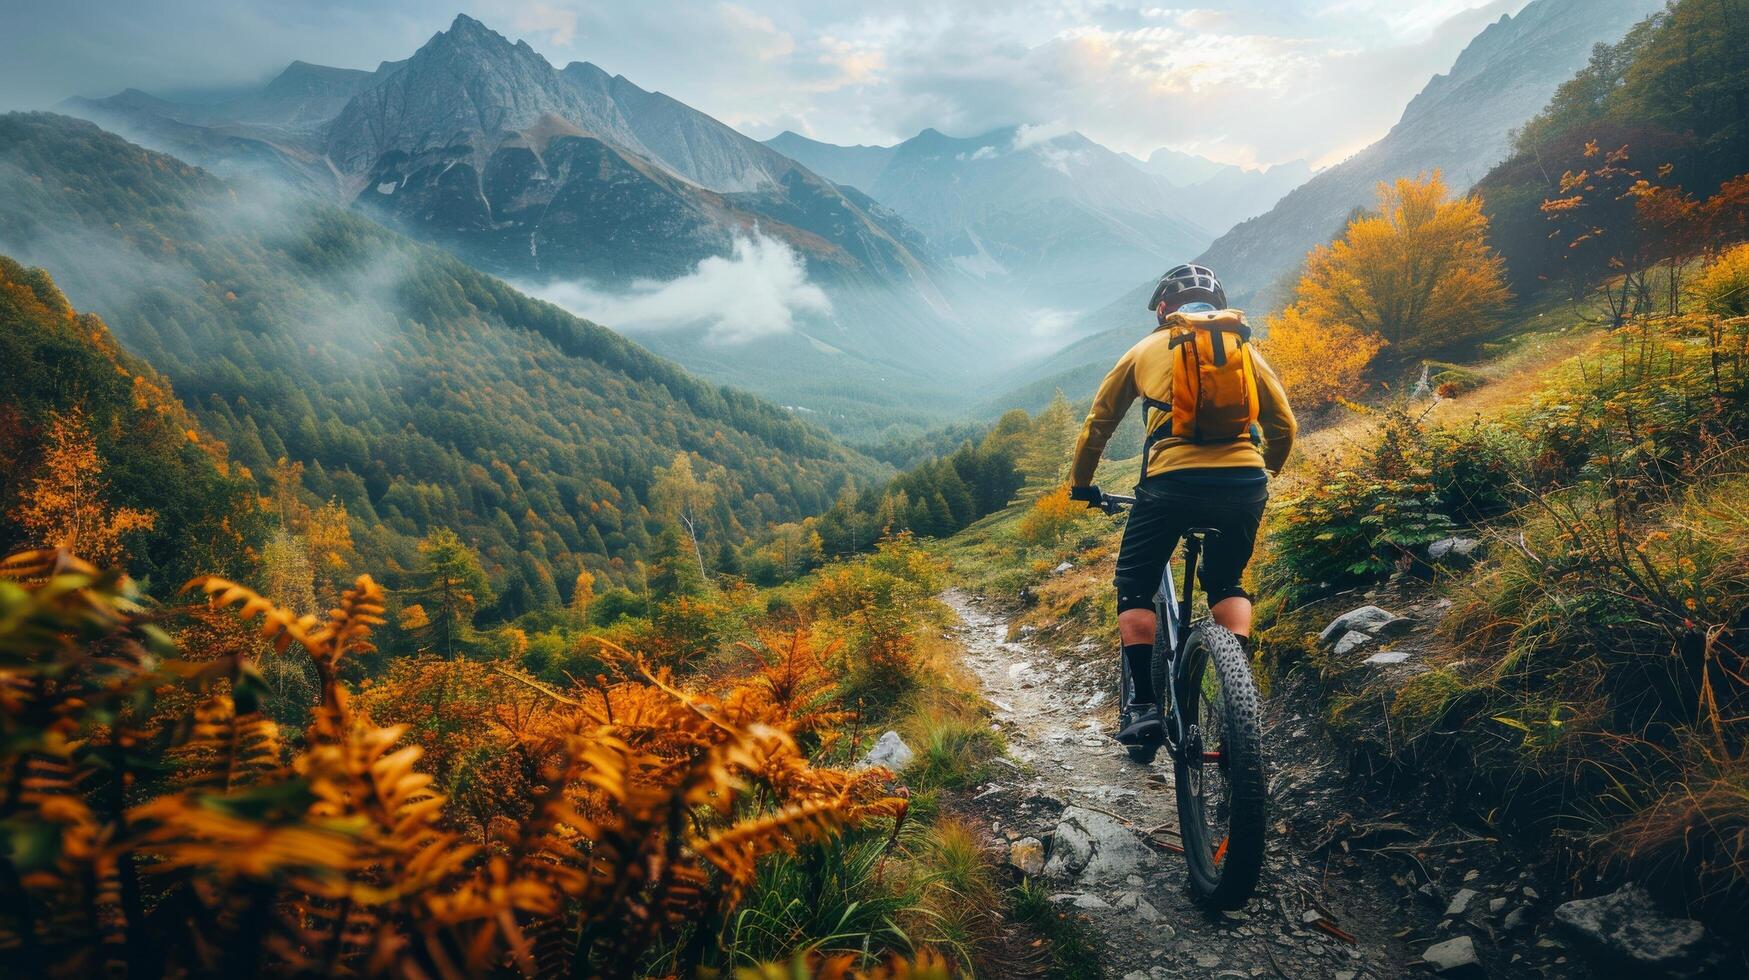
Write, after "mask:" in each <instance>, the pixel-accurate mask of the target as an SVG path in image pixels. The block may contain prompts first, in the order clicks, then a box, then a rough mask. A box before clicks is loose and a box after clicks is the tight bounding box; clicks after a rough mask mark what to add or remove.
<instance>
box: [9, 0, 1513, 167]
mask: <svg viewBox="0 0 1749 980" xmlns="http://www.w3.org/2000/svg"><path fill="white" fill-rule="evenodd" d="M1165 2H1170V0H883V2H881V3H869V2H867V0H736V2H730V0H671V2H661V0H639V2H628V0H472V2H468V3H466V4H465V5H463V3H462V0H53V2H45V0H0V23H5V24H7V25H8V30H7V31H6V32H4V33H3V34H0V108H46V107H49V106H52V105H53V104H54V103H56V102H58V101H60V100H61V99H63V98H65V97H67V96H69V95H75V94H79V95H108V94H111V93H113V92H115V91H117V90H119V89H121V88H125V87H129V86H132V87H136V88H142V89H145V90H146V91H149V92H153V93H155V94H174V93H177V92H192V91H205V92H213V91H220V90H224V89H226V88H227V87H235V86H239V85H244V84H251V83H256V82H259V81H262V80H264V79H265V78H267V77H270V76H271V75H272V74H274V73H275V72H277V71H278V70H279V69H280V68H283V67H284V66H285V64H286V63H287V62H289V61H291V60H293V59H295V58H301V59H303V60H305V61H313V62H318V63H322V64H331V65H340V66H347V67H364V68H374V67H376V65H377V63H378V62H379V61H382V60H385V59H398V58H403V57H405V56H406V55H407V54H409V53H411V52H412V51H413V50H414V49H415V48H417V47H418V46H419V45H420V44H421V43H423V42H424V41H425V40H426V39H428V38H429V37H430V36H431V34H432V33H434V32H435V31H438V30H442V29H443V28H445V27H447V26H448V24H449V22H450V20H451V19H453V17H454V15H455V14H456V13H457V12H460V11H466V12H467V13H469V14H471V15H473V16H475V17H478V18H479V19H481V20H483V21H485V22H486V24H487V25H488V26H491V27H493V28H494V29H496V30H498V31H499V32H500V33H503V34H506V35H508V36H509V37H511V38H512V39H515V38H524V39H526V40H527V41H528V42H529V43H530V44H532V45H533V46H534V47H535V48H536V50H538V51H540V52H542V53H543V54H545V55H546V56H547V58H548V60H550V61H552V62H553V63H554V64H556V65H563V64H565V63H567V62H570V61H578V60H581V61H593V62H595V63H596V64H598V65H600V66H601V67H603V68H605V69H607V70H608V71H610V72H615V73H619V74H624V75H625V76H627V77H628V78H630V79H632V80H633V81H634V82H637V83H638V84H640V85H642V86H644V87H646V88H654V89H659V90H661V91H664V92H667V93H668V94H670V95H673V96H674V97H676V98H678V99H680V100H682V101H684V102H687V103H689V104H691V105H693V106H696V107H697V108H700V109H703V110H705V111H706V112H709V113H711V114H712V115H715V116H717V117H719V118H721V119H723V120H725V121H726V122H728V123H730V124H732V125H734V126H737V127H739V128H740V129H742V130H743V131H745V132H747V133H749V134H750V135H753V136H756V137H759V138H765V137H769V136H773V135H775V134H777V133H778V132H781V131H782V130H784V129H794V130H796V131H798V132H801V133H804V134H806V135H809V136H813V137H815V138H817V139H823V140H828V141H831V142H837V143H889V142H893V141H896V140H899V139H903V138H904V137H907V136H910V135H912V134H914V133H915V132H916V131H917V130H919V129H922V128H924V127H927V126H933V127H935V128H937V129H940V130H942V131H943V132H947V133H950V134H953V135H972V134H975V133H977V132H981V131H983V130H985V129H988V128H992V127H995V126H1001V125H1011V124H1016V123H1030V124H1035V125H1051V126H1053V127H1055V126H1061V127H1068V128H1075V129H1079V130H1081V131H1083V132H1085V133H1087V134H1088V135H1089V136H1091V137H1093V138H1094V139H1096V140H1098V141H1100V142H1102V143H1105V144H1107V145H1109V146H1111V147H1113V148H1116V149H1120V150H1128V151H1130V152H1133V153H1137V154H1139V155H1146V154H1147V153H1148V152H1149V151H1150V150H1152V149H1154V148H1155V147H1159V146H1171V147H1174V148H1176V149H1180V150H1185V151H1189V152H1195V153H1201V154H1204V155H1206V156H1210V157H1214V158H1216V159H1220V160H1224V161H1230V162H1235V163H1263V164H1267V163H1277V162H1282V161H1286V160H1292V159H1298V158H1305V159H1310V160H1312V161H1314V162H1315V163H1317V164H1320V165H1323V164H1328V163H1333V162H1335V161H1337V160H1340V159H1341V158H1343V157H1344V156H1346V155H1348V154H1349V153H1352V152H1353V151H1355V150H1357V149H1359V148H1360V147H1362V146H1364V145H1366V144H1367V143H1369V142H1371V141H1372V140H1374V139H1376V138H1378V137H1379V136H1380V135H1382V134H1383V133H1384V132H1385V131H1386V130H1387V129H1389V128H1390V126H1391V124H1392V123H1393V122H1395V121H1396V118H1397V116H1398V115H1399V114H1400V113H1401V112H1402V109H1403V106H1404V105H1405V104H1407V102H1408V100H1409V99H1410V98H1411V97H1412V96H1413V95H1414V94H1415V92H1416V91H1418V90H1419V89H1420V88H1421V86H1422V85H1423V84H1425V83H1426V81H1427V79H1428V78H1429V77H1431V76H1432V75H1433V74H1435V73H1437V72H1442V71H1445V70H1446V69H1447V68H1448V67H1449V66H1450V65H1451V62H1452V60H1453V59H1454V58H1456V56H1457V54H1458V52H1459V51H1461V50H1462V49H1463V46H1464V45H1465V43H1467V42H1468V41H1469V39H1470V38H1471V37H1473V36H1474V35H1475V34H1476V33H1477V32H1478V31H1479V30H1481V28H1482V27H1483V26H1485V25H1486V24H1487V23H1488V22H1489V21H1491V20H1496V19H1498V18H1499V17H1500V16H1501V15H1502V14H1506V13H1514V12H1516V11H1517V10H1518V9H1520V8H1522V7H1523V6H1524V5H1525V3H1526V2H1527V0H1201V2H1202V3H1203V6H1198V7H1189V6H1185V7H1168V6H1164V5H1163V3H1165Z"/></svg>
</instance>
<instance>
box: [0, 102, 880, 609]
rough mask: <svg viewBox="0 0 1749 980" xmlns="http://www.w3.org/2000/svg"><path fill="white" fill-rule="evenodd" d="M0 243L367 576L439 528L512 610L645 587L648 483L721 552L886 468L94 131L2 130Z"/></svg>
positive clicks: (479, 281)
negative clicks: (698, 520)
mask: <svg viewBox="0 0 1749 980" xmlns="http://www.w3.org/2000/svg"><path fill="white" fill-rule="evenodd" d="M0 242H3V243H5V246H6V247H7V248H10V249H14V250H15V251H16V254H18V255H20V256H22V257H26V258H28V259H29V260H30V261H32V262H35V263H39V264H42V265H44V266H46V267H48V268H49V269H51V270H52V271H54V272H55V274H56V276H57V278H59V279H60V280H61V281H62V282H63V284H64V285H65V287H66V288H67V289H68V291H69V292H70V293H71V294H72V295H74V296H75V297H76V298H81V299H82V300H83V301H85V302H88V303H90V304H91V305H93V306H95V307H96V308H97V309H100V310H102V311H103V312H104V314H105V315H106V317H107V319H108V320H109V322H110V323H111V324H113V325H114V326H115V328H116V330H117V331H118V333H119V334H120V338H121V340H122V341H123V342H124V343H126V344H127V345H128V346H129V347H130V348H131V349H132V350H134V351H137V352H138V353H139V354H141V355H142V356H144V357H145V358H146V359H147V360H148V361H150V362H151V363H152V364H153V365H154V366H155V367H156V368H157V369H158V370H160V371H163V372H164V373H165V374H166V375H167V376H168V378H169V379H170V381H171V382H172V383H173V384H174V386H175V389H176V391H177V393H178V394H179V395H180V396H181V398H182V399H183V400H184V402H185V403H186V404H187V406H188V408H189V410H190V411H191V412H193V413H194V415H195V416H196V417H198V418H199V419H200V420H201V422H202V423H203V424H204V425H205V426H206V427H207V428H208V429H209V430H210V431H211V432H213V434H214V435H216V436H217V437H218V438H219V439H221V440H222V441H223V442H225V443H226V444H227V445H228V446H229V447H230V454H231V458H232V459H233V460H234V461H235V462H236V463H237V464H240V465H241V466H242V467H244V468H245V469H246V470H247V471H248V472H249V473H251V474H253V476H254V477H255V479H256V480H257V483H258V485H259V486H260V487H261V488H262V490H263V491H264V492H265V491H266V490H267V489H268V488H269V484H270V482H271V481H270V479H269V474H270V471H271V470H272V469H273V468H274V467H275V465H276V464H278V463H279V461H281V460H285V461H286V462H287V464H289V465H292V466H299V465H301V466H302V472H301V481H300V485H299V487H298V488H297V489H296V490H295V492H294V495H295V496H296V497H297V499H298V500H299V501H301V502H302V503H304V504H306V505H308V506H310V507H317V506H320V505H322V504H324V503H327V502H328V501H330V500H332V501H336V502H337V503H338V504H340V505H342V506H344V507H345V508H346V510H347V512H348V513H349V514H350V515H351V516H352V518H353V525H352V531H353V534H354V538H355V541H356V544H357V547H358V549H359V553H360V556H361V558H362V560H363V561H364V563H365V564H366V565H368V566H370V567H373V568H378V569H381V570H383V571H384V572H385V573H387V574H390V575H391V576H392V575H393V573H394V572H395V571H396V570H397V569H400V568H410V567H412V566H413V565H414V564H415V561H416V556H415V550H414V544H415V542H416V541H417V540H418V539H419V538H421V537H422V536H424V535H426V534H427V533H429V532H430V531H431V530H432V529H434V528H436V527H449V528H453V529H455V530H456V531H457V532H458V533H460V534H461V535H462V536H463V537H464V538H465V539H466V540H467V542H468V543H469V544H470V545H471V546H473V547H474V548H476V549H477V550H478V551H479V552H480V553H481V554H482V556H483V558H484V560H485V562H486V564H487V567H488V570H489V571H490V573H491V574H492V577H493V580H494V583H495V586H496V591H497V592H498V594H499V595H501V596H502V597H503V598H502V600H501V612H502V613H503V614H504V615H511V616H513V615H516V614H519V613H522V612H525V611H528V610H532V609H536V608H540V607H542V606H556V605H559V604H561V602H562V601H564V600H566V599H568V598H569V595H568V591H567V590H568V588H569V586H570V584H571V582H572V581H573V580H575V578H576V576H577V574H578V572H579V571H582V570H584V569H588V570H589V571H590V572H591V573H592V574H593V575H595V576H597V577H600V578H603V579H606V580H609V581H613V582H618V583H626V584H636V583H638V582H640V581H641V575H642V573H641V571H640V568H639V561H640V559H644V558H647V557H648V556H649V555H651V553H652V552H653V550H654V547H655V544H656V542H655V539H656V538H657V537H659V530H660V523H659V520H658V519H657V518H655V517H654V516H653V515H652V513H651V509H650V504H651V496H650V494H651V491H652V488H653V487H654V484H655V480H656V473H655V471H656V469H657V468H658V467H661V466H668V465H669V464H671V463H672V462H673V460H674V457H675V454H676V453H685V454H689V455H690V456H691V458H692V459H693V461H694V462H695V464H696V467H697V469H698V471H699V474H700V478H701V479H705V480H708V481H709V482H711V483H712V484H713V485H714V486H716V487H717V488H718V490H719V491H720V492H719V493H718V494H717V496H716V499H715V501H714V504H713V507H712V508H711V510H710V512H709V513H707V514H705V515H702V516H703V526H704V527H705V528H706V529H707V530H706V532H705V533H706V536H707V537H709V538H710V539H711V540H712V541H713V543H720V542H722V541H737V542H738V541H739V540H740V538H741V537H743V536H744V535H745V534H748V533H751V532H752V531H754V530H759V529H763V528H764V527H765V526H766V525H767V524H768V523H771V522H777V521H783V520H791V519H796V518H799V517H801V516H804V515H806V514H812V513H818V512H820V511H823V510H825V509H826V508H828V507H830V506H831V504H832V502H833V501H834V500H835V499H836V498H837V497H838V496H839V494H840V493H841V492H842V491H843V490H844V489H845V488H846V487H848V486H851V485H852V484H853V483H856V482H861V483H864V484H865V485H866V484H868V483H872V482H873V481H874V480H875V479H877V478H878V477H879V476H880V474H881V472H882V468H881V467H880V466H878V465H877V464H874V463H872V462H870V461H868V460H866V459H863V458H861V457H858V456H856V455H855V454H853V453H851V452H849V451H847V450H845V449H843V448H841V447H839V446H837V445H836V444H835V443H834V442H833V441H832V440H831V439H830V437H828V436H826V435H825V434H824V433H822V432H820V431H819V430H816V429H814V428H812V427H811V426H809V425H807V424H805V423H802V422H798V421H796V420H794V419H793V418H791V417H790V416H789V415H788V414H787V413H785V412H783V411H782V410H780V409H778V408H776V407H775V406H771V405H768V404H765V403H763V402H761V401H759V400H757V399H754V398H751V397H749V396H746V395H743V394H740V393H737V392H734V391H730V390H727V389H721V388H717V387H714V386H711V385H708V384H705V383H702V382H700V381H698V380H696V379H694V378H692V377H690V376H688V375H687V374H686V373H684V372H683V371H681V370H680V369H679V368H677V367H675V366H673V365H671V364H669V363H667V362H664V361H662V360H660V359H658V358H656V357H654V356H652V355H650V354H648V353H647V352H645V351H644V350H642V349H641V348H639V347H637V346H636V345H634V344H632V343H629V342H627V341H625V340H623V339H621V338H620V337H619V336H617V335H615V334H614V333H612V332H611V331H608V330H606V329H604V328H601V327H598V326H596V325H594V324H591V323H588V322H586V321H582V320H579V319H577V318H575V317H573V316H570V315H569V314H566V313H564V312H562V311H560V310H559V309H557V308H555V307H553V306H550V305H547V304H544V303H540V302H537V301H534V300H530V299H528V298H527V297H525V296H523V295H521V294H519V293H516V292H514V291H513V290H511V289H510V288H508V287H506V286H505V285H504V284H503V283H501V282H499V281H497V280H495V279H492V278H490V277H487V276H484V275H481V274H480V273H477V272H475V271H473V270H472V269H470V268H468V267H467V266H465V265H462V264H461V263H460V262H458V261H456V260H454V259H451V258H449V257H447V256H444V255H442V254H441V253H438V252H436V251H433V250H431V249H428V248H424V247H421V246H418V245H416V244H413V243H411V242H409V241H407V240H406V239H403V238H400V237H399V236H396V235H394V234H392V233H390V232H387V231H384V230H383V229H382V228H380V227H378V226H377V225H374V224H371V223H370V222H368V221H365V220H364V219H361V218H358V217H355V216H352V215H350V214H347V213H345V212H343V211H339V210H336V209H333V208H329V207H324V206H320V205H316V204H313V203H311V202H309V201H307V200H304V199H300V198H295V197H290V198H288V197H280V196H275V195H273V194H271V193H269V192H267V191H265V190H264V189H262V188H260V187H255V186H236V185H230V184H226V183H224V182H222V181H219V180H217V179H214V178H213V177H211V176H209V175H207V174H206V173H204V172H202V171H200V170H197V169H195V168H192V167H188V166H186V165H184V164H182V163H180V162H178V161H176V160H174V159H173V158H170V157H167V156H163V155H160V154H156V153H151V152H148V151H145V150H141V149H139V148H138V147H135V146H132V145H130V144H128V143H126V142H124V141H122V140H120V139H118V138H116V137H114V136H111V135H108V134H106V133H104V132H102V131H101V130H99V129H97V128H96V127H95V126H92V125H90V124H88V123H83V122H76V121H74V120H70V119H66V118H62V117H57V116H50V115H44V114H36V115H10V116H5V117H0Z"/></svg>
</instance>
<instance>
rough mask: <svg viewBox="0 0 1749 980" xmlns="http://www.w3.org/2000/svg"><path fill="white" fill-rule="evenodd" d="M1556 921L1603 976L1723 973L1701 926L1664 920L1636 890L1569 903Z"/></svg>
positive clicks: (1664, 978) (1641, 979)
mask: <svg viewBox="0 0 1749 980" xmlns="http://www.w3.org/2000/svg"><path fill="white" fill-rule="evenodd" d="M1554 921H1555V928H1556V929H1558V930H1560V932H1561V933H1562V935H1564V936H1566V937H1567V938H1568V939H1569V940H1571V941H1572V943H1573V945H1574V947H1576V948H1577V949H1578V950H1579V951H1580V952H1581V953H1583V954H1584V955H1585V956H1586V957H1587V958H1588V959H1590V960H1591V961H1592V964H1593V965H1594V966H1595V967H1596V969H1597V972H1598V973H1600V974H1602V975H1603V976H1608V977H1616V976H1621V977H1635V978H1638V980H1649V978H1659V980H1689V978H1699V977H1713V976H1718V975H1720V971H1721V970H1722V968H1723V963H1724V954H1723V952H1722V951H1721V950H1720V948H1719V944H1718V942H1717V941H1716V940H1714V939H1713V937H1712V936H1711V934H1709V933H1708V932H1707V930H1706V927H1705V926H1703V925H1701V924H1700V923H1699V922H1696V921H1694V920H1693V919H1679V918H1676V917H1673V916H1668V915H1665V914H1663V913H1662V912H1660V911H1659V910H1658V907H1657V906H1656V905H1655V904H1653V902H1652V896H1651V895H1649V894H1647V893H1646V890H1645V889H1644V888H1641V887H1640V886H1638V885H1625V886H1623V887H1622V888H1621V890H1619V891H1616V892H1612V893H1610V894H1608V895H1603V896H1601V897H1598V898H1586V899H1579V900H1577V901H1572V902H1567V903H1566V904H1564V905H1562V906H1560V907H1559V908H1557V909H1555V917H1554Z"/></svg>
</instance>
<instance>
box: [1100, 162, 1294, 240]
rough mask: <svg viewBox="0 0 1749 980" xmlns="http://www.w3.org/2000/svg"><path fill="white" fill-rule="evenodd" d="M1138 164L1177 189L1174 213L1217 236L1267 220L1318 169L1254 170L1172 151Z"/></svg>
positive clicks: (1281, 167) (1290, 165)
mask: <svg viewBox="0 0 1749 980" xmlns="http://www.w3.org/2000/svg"><path fill="white" fill-rule="evenodd" d="M1129 159H1131V160H1135V158H1134V157H1130V158H1129ZM1135 162H1136V164H1137V166H1139V167H1141V168H1142V169H1143V170H1146V171H1147V172H1149V173H1151V174H1155V175H1157V176H1159V177H1162V178H1164V179H1165V180H1166V182H1167V183H1169V184H1171V185H1172V195H1171V200H1172V206H1173V208H1174V210H1176V211H1177V212H1178V213H1180V214H1182V215H1184V216H1185V217H1186V218H1188V219H1190V220H1191V221H1194V222H1196V223H1197V224H1199V225H1201V226H1202V227H1204V228H1211V229H1214V230H1215V231H1216V232H1220V231H1225V230H1226V229H1228V228H1231V227H1233V226H1234V225H1236V224H1238V223H1239V222H1241V221H1244V220H1245V219H1247V218H1254V217H1256V216H1257V215H1260V214H1262V213H1263V212H1265V211H1267V210H1269V209H1270V208H1271V207H1273V206H1274V205H1275V202H1277V201H1279V200H1281V197H1282V195H1283V194H1286V193H1287V192H1288V191H1291V190H1293V189H1294V188H1296V187H1298V186H1300V185H1301V184H1303V183H1305V182H1306V181H1308V180H1310V179H1311V178H1312V165H1311V164H1309V163H1307V162H1306V161H1304V160H1293V161H1289V162H1287V163H1279V164H1276V165H1275V166H1272V167H1264V168H1261V169H1253V168H1247V167H1236V166H1233V165H1232V164H1226V163H1217V162H1215V161H1213V160H1210V159H1208V158H1206V157H1199V156H1194V155H1192V154H1189V153H1180V152H1178V151H1177V150H1173V149H1169V148H1167V147H1161V148H1160V149H1158V150H1155V151H1154V152H1153V153H1151V154H1149V155H1148V159H1147V160H1145V161H1142V160H1136V161H1135Z"/></svg>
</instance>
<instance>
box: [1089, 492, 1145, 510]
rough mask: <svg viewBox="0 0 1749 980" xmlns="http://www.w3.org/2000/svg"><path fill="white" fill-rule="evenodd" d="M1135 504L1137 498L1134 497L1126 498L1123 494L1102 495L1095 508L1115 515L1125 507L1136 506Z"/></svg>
mask: <svg viewBox="0 0 1749 980" xmlns="http://www.w3.org/2000/svg"><path fill="white" fill-rule="evenodd" d="M1135 503H1136V498H1134V497H1125V496H1123V495H1121V494H1115V493H1102V494H1100V495H1099V503H1098V504H1097V505H1095V506H1097V507H1098V508H1099V509H1100V510H1103V511H1105V512H1106V513H1107V514H1115V513H1117V512H1118V511H1120V510H1123V509H1124V508H1125V507H1133V506H1135Z"/></svg>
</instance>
